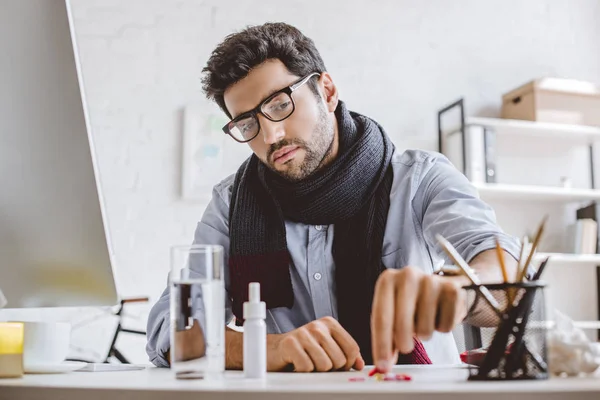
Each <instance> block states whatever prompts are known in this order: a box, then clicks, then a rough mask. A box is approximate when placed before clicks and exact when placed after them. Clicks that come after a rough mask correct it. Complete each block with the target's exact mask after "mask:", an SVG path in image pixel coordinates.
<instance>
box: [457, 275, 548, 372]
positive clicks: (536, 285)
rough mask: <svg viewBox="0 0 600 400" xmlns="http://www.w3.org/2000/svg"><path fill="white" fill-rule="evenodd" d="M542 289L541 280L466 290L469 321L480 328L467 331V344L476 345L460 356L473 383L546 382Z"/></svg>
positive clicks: (546, 359) (546, 360) (481, 286)
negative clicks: (507, 381) (529, 380)
mask: <svg viewBox="0 0 600 400" xmlns="http://www.w3.org/2000/svg"><path fill="white" fill-rule="evenodd" d="M544 287H545V285H544V284H543V283H541V282H538V281H533V282H523V283H501V284H492V285H485V286H483V285H471V286H466V287H465V289H466V290H467V299H468V304H471V307H470V309H469V311H468V313H467V322H468V323H469V324H471V325H473V326H477V327H479V328H480V329H478V330H477V329H475V330H473V329H465V343H468V344H470V345H471V346H473V344H474V343H475V344H477V348H474V349H473V348H472V349H469V351H466V352H465V353H463V357H462V358H463V362H465V363H467V364H469V380H525V379H547V378H548V356H547V349H546V330H547V326H546V323H545V304H544ZM490 295H491V297H493V299H491V300H492V301H490ZM478 331H479V332H478ZM475 335H479V337H474V336H475Z"/></svg>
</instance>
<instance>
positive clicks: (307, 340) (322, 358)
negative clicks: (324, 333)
mask: <svg viewBox="0 0 600 400" xmlns="http://www.w3.org/2000/svg"><path fill="white" fill-rule="evenodd" d="M299 340H300V343H301V344H302V346H303V347H304V350H306V353H307V354H308V355H309V356H310V358H311V360H312V363H313V365H314V366H315V370H316V371H319V372H325V371H331V369H332V368H333V362H332V361H331V360H330V359H329V356H328V355H327V353H326V352H325V350H323V348H322V347H321V345H320V344H319V342H317V340H316V339H315V338H314V337H313V336H312V334H311V333H310V332H309V331H308V330H307V331H304V332H303V333H302V334H301V335H300V338H299Z"/></svg>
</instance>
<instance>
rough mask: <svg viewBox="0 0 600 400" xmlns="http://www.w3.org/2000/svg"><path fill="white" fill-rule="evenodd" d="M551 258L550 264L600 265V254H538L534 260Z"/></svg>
mask: <svg viewBox="0 0 600 400" xmlns="http://www.w3.org/2000/svg"><path fill="white" fill-rule="evenodd" d="M546 257H550V261H548V262H549V263H550V264H578V265H592V266H595V265H600V254H568V253H541V252H540V253H536V254H535V256H534V260H536V261H541V260H544V259H545V258H546Z"/></svg>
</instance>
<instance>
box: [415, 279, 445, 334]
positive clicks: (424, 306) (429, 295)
mask: <svg viewBox="0 0 600 400" xmlns="http://www.w3.org/2000/svg"><path fill="white" fill-rule="evenodd" d="M439 295H440V289H439V283H438V281H437V280H435V279H422V280H421V284H420V291H419V297H418V299H417V311H416V322H415V333H416V334H417V336H418V337H419V338H421V339H424V340H427V339H429V338H430V337H431V335H432V334H433V331H434V330H435V320H436V315H437V311H438V301H439Z"/></svg>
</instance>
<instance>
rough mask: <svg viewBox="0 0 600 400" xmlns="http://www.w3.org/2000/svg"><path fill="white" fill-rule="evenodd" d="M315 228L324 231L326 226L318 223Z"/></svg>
mask: <svg viewBox="0 0 600 400" xmlns="http://www.w3.org/2000/svg"><path fill="white" fill-rule="evenodd" d="M315 229H316V230H318V231H322V230H323V229H325V227H324V226H323V225H317V226H315Z"/></svg>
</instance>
